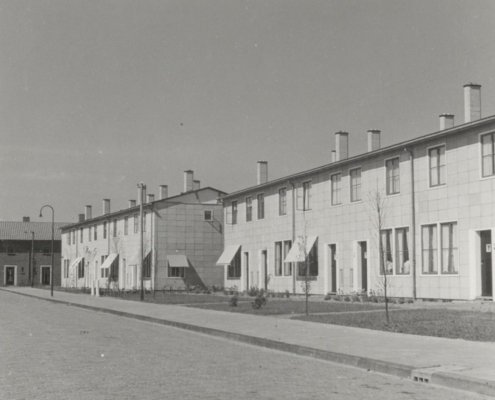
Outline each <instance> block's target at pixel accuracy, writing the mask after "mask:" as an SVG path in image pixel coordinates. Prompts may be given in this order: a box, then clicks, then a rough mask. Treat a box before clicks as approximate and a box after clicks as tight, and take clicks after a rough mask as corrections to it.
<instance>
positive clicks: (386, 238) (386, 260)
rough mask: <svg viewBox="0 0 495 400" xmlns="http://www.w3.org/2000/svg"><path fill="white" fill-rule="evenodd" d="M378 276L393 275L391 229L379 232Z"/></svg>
mask: <svg viewBox="0 0 495 400" xmlns="http://www.w3.org/2000/svg"><path fill="white" fill-rule="evenodd" d="M380 249H381V260H380V274H381V275H384V272H385V273H386V274H387V275H392V274H393V273H394V268H393V265H394V264H393V258H392V229H383V230H382V231H381V232H380Z"/></svg>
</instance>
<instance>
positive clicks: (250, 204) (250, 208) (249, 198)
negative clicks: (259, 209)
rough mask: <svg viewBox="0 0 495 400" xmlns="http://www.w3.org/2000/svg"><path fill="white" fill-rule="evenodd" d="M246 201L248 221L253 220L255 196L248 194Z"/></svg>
mask: <svg viewBox="0 0 495 400" xmlns="http://www.w3.org/2000/svg"><path fill="white" fill-rule="evenodd" d="M245 203H246V222H251V221H252V220H253V197H252V196H247V197H246V199H245Z"/></svg>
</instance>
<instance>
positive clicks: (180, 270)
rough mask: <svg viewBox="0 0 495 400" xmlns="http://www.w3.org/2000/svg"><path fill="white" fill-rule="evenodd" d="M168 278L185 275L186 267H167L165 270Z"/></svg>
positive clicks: (179, 277)
mask: <svg viewBox="0 0 495 400" xmlns="http://www.w3.org/2000/svg"><path fill="white" fill-rule="evenodd" d="M167 277H168V278H178V279H183V278H185V277H186V268H184V267H170V266H169V267H168V271H167Z"/></svg>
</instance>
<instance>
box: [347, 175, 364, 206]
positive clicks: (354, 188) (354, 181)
mask: <svg viewBox="0 0 495 400" xmlns="http://www.w3.org/2000/svg"><path fill="white" fill-rule="evenodd" d="M349 174H350V176H351V201H359V200H361V168H356V169H351V171H350V172H349Z"/></svg>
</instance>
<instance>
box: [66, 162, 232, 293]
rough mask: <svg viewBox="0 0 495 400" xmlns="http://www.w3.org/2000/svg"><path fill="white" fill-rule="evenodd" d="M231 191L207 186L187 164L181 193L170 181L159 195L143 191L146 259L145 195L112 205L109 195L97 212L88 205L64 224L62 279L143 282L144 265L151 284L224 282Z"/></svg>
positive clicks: (80, 283) (116, 284)
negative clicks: (221, 259) (226, 201)
mask: <svg viewBox="0 0 495 400" xmlns="http://www.w3.org/2000/svg"><path fill="white" fill-rule="evenodd" d="M224 194H225V193H224V192H222V191H219V190H216V189H213V188H210V187H205V188H200V187H199V181H196V180H194V179H193V171H185V173H184V192H183V193H181V194H179V195H176V196H171V197H169V196H168V188H167V186H166V185H163V186H161V187H160V198H159V199H158V200H155V198H154V195H152V194H148V195H146V194H144V195H143V199H144V201H143V215H144V218H143V224H142V227H143V251H142V254H143V259H141V247H140V246H141V233H140V232H141V222H140V205H139V201H138V202H136V201H135V200H130V201H129V207H128V208H126V209H123V210H119V211H115V212H111V210H110V200H109V199H104V200H103V206H102V213H101V215H99V216H96V217H94V216H93V215H92V206H89V205H88V206H86V210H85V214H81V215H80V216H79V222H78V223H75V224H71V225H67V226H64V227H63V228H62V265H63V267H62V286H64V287H94V286H95V285H98V286H99V287H100V288H119V289H123V290H133V289H138V288H140V283H141V268H143V275H144V286H145V287H146V288H148V289H151V288H154V289H157V290H161V289H164V288H176V289H179V288H184V287H186V286H212V285H217V286H221V285H222V284H223V269H222V268H219V267H218V266H216V264H215V262H216V260H217V259H218V256H219V255H220V254H221V252H222V248H223V212H222V206H221V204H220V203H219V202H218V198H219V197H220V196H222V195H224ZM140 196H141V193H139V195H138V198H139V197H140Z"/></svg>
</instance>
